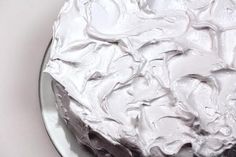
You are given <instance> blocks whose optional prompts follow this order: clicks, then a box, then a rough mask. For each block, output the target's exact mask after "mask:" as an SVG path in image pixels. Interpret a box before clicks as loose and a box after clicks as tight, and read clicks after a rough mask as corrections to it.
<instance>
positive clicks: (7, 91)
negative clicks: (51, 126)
mask: <svg viewBox="0 0 236 157" xmlns="http://www.w3.org/2000/svg"><path fill="white" fill-rule="evenodd" d="M63 2H64V0H0V157H59V155H58V153H57V152H56V150H55V148H54V146H53V145H52V143H51V141H50V140H49V138H48V135H47V133H46V130H45V128H44V125H43V121H42V117H41V113H40V106H39V98H38V77H39V69H40V64H41V61H42V57H43V55H44V52H45V49H46V47H47V45H48V42H49V41H50V38H51V35H52V24H53V21H54V20H55V18H56V16H57V14H58V12H59V9H60V7H61V6H62V4H63Z"/></svg>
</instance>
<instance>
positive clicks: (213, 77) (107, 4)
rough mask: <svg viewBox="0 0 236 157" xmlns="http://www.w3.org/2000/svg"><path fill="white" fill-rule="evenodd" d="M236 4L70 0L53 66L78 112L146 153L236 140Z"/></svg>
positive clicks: (228, 0) (57, 32)
mask: <svg viewBox="0 0 236 157" xmlns="http://www.w3.org/2000/svg"><path fill="white" fill-rule="evenodd" d="M235 68H236V1H234V0H168V1H167V0H109V1H108V0H68V1H66V3H65V5H64V7H63V8H62V10H61V12H60V14H59V17H58V20H57V21H56V22H55V25H54V35H53V43H52V51H51V57H50V61H49V63H48V65H47V68H46V70H45V71H46V72H48V73H50V75H51V76H52V77H53V78H54V79H55V80H57V81H58V82H59V83H60V84H62V85H63V86H64V87H65V90H66V91H67V92H68V95H69V96H70V97H71V98H73V99H74V100H75V102H76V103H71V104H70V108H71V110H72V112H73V113H74V114H75V115H77V116H78V117H80V119H81V120H82V121H83V122H84V123H86V124H87V125H89V126H90V127H91V128H93V130H94V131H96V132H99V133H100V134H101V135H102V136H103V137H105V138H106V139H107V140H109V141H110V142H112V143H115V144H116V143H119V141H120V140H121V139H125V140H127V141H129V142H130V143H134V144H135V145H137V147H138V148H140V149H141V150H142V153H143V154H144V155H145V156H150V155H151V156H154V155H155V154H157V152H159V153H161V154H165V155H175V154H177V153H178V152H179V151H180V150H181V148H182V147H183V146H184V145H186V144H191V146H192V149H193V151H194V153H195V154H197V155H201V156H209V155H213V156H214V155H219V154H220V153H222V152H223V151H224V150H226V149H229V148H231V147H232V146H233V145H234V144H236V116H235V115H236V70H235Z"/></svg>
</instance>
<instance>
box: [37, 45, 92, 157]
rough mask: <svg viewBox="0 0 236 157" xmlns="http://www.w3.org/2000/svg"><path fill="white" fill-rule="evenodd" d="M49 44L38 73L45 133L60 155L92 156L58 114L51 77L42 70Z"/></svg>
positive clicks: (71, 156)
mask: <svg viewBox="0 0 236 157" xmlns="http://www.w3.org/2000/svg"><path fill="white" fill-rule="evenodd" d="M50 45H51V42H50V43H49V45H48V47H47V50H46V52H45V55H44V58H43V61H42V65H41V70H40V75H39V99H40V105H41V111H42V116H43V121H44V124H45V127H46V130H47V133H48V135H49V137H50V139H51V141H52V143H53V144H54V146H55V147H56V149H57V151H58V153H59V154H60V155H61V156H62V157H94V156H93V155H92V154H91V153H90V152H89V151H88V150H87V149H86V148H85V147H84V146H82V145H80V144H79V143H77V141H76V140H75V137H74V136H73V134H72V133H71V132H70V131H69V130H68V129H67V127H66V125H65V124H64V121H63V120H62V119H61V118H60V117H59V115H58V112H57V109H56V104H55V97H54V94H53V90H52V87H51V82H52V77H51V76H50V75H49V74H48V73H44V72H43V70H44V69H45V66H46V64H47V62H48V60H49V56H50V50H51V49H50Z"/></svg>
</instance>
